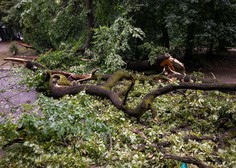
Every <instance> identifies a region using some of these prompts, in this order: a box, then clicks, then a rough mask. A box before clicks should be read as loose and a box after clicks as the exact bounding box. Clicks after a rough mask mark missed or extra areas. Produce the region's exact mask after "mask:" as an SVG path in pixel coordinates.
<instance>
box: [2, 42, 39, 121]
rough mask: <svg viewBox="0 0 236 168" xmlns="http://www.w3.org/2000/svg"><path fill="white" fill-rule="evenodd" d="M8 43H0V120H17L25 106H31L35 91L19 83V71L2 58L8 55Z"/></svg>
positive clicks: (34, 98)
mask: <svg viewBox="0 0 236 168" xmlns="http://www.w3.org/2000/svg"><path fill="white" fill-rule="evenodd" d="M8 45H9V43H3V42H1V43H0V122H2V121H3V120H4V119H5V118H6V117H8V118H9V117H12V119H13V120H17V119H18V118H19V116H20V114H22V113H23V112H26V111H25V109H26V108H31V107H33V105H32V104H33V103H34V102H35V100H36V91H35V90H29V89H28V88H26V87H25V86H24V85H22V84H21V83H20V81H21V73H20V72H19V71H18V72H16V71H15V70H16V69H14V68H13V67H12V66H11V64H10V63H7V64H4V63H5V62H4V60H3V59H4V58H5V57H8V56H10V55H11V54H10V53H9V52H8Z"/></svg>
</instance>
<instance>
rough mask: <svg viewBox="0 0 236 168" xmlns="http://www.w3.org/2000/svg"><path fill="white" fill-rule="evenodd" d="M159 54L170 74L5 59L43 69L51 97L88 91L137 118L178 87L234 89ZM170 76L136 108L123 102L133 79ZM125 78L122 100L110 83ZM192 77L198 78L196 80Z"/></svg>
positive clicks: (156, 78) (232, 84)
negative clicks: (74, 69)
mask: <svg viewBox="0 0 236 168" xmlns="http://www.w3.org/2000/svg"><path fill="white" fill-rule="evenodd" d="M159 58H160V60H162V61H161V62H160V63H159V64H160V66H162V67H164V68H166V69H167V70H169V72H170V73H169V74H171V75H169V76H165V75H163V73H161V74H159V75H153V76H150V77H140V76H139V77H137V76H135V75H134V74H132V73H127V72H126V71H117V72H115V73H113V74H110V75H101V74H95V72H96V71H97V69H95V70H93V71H92V72H91V73H90V74H85V75H79V74H73V73H69V72H65V71H58V70H47V68H46V67H44V66H43V65H41V64H39V63H37V62H33V61H30V60H25V59H18V58H6V59H5V60H7V61H14V62H18V63H23V64H24V65H25V67H26V68H28V69H31V70H34V71H35V70H37V69H44V70H45V72H46V74H47V76H48V77H46V78H45V79H46V80H45V82H49V92H50V96H52V97H54V98H61V97H63V96H65V95H75V94H78V93H79V92H81V91H85V92H86V93H87V94H91V95H96V96H100V97H105V98H108V99H109V100H110V101H111V102H112V104H113V105H114V106H115V107H116V108H118V109H119V110H122V111H123V112H124V113H126V114H128V115H129V116H132V117H135V118H137V119H140V118H141V117H142V115H143V114H144V113H146V112H147V111H148V110H151V112H152V115H153V117H155V116H156V111H155V109H154V108H153V101H154V100H155V98H156V97H158V96H161V95H163V94H167V93H170V92H173V91H176V90H179V89H192V90H219V91H236V84H234V83H222V82H218V81H217V80H215V79H202V78H198V77H192V76H189V75H185V74H181V73H178V72H176V71H175V68H174V67H176V64H172V63H173V62H171V60H170V57H169V56H167V57H165V58H163V56H161V57H159ZM157 60H158V59H157ZM178 65H179V64H177V67H178ZM180 69H181V70H183V69H184V68H183V67H181V68H180ZM164 73H165V72H164ZM172 78H174V79H177V80H178V81H180V82H177V83H172V84H166V85H165V86H162V87H158V88H156V89H155V90H153V91H150V92H149V93H148V94H146V95H145V96H144V98H143V100H142V101H141V103H140V104H139V105H138V106H137V107H135V108H129V107H128V106H126V99H127V97H128V94H129V92H130V90H131V89H132V87H133V86H134V84H135V82H134V81H135V80H149V81H154V82H157V81H158V80H163V79H164V80H165V81H166V82H168V81H170V80H171V79H172ZM96 79H103V80H104V82H103V84H99V85H94V84H93V85H91V84H86V83H84V82H85V81H88V80H96ZM124 79H126V80H129V81H130V82H131V84H130V85H129V86H128V87H127V90H126V91H125V97H124V99H123V100H122V99H121V97H120V93H119V92H115V91H113V90H112V87H114V86H115V85H116V84H117V83H118V82H119V81H122V80H124ZM195 81H200V82H197V83H196V82H195ZM192 82H194V83H192Z"/></svg>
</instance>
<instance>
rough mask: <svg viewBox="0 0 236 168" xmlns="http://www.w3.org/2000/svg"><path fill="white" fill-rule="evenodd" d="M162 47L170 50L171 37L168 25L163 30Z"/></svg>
mask: <svg viewBox="0 0 236 168" xmlns="http://www.w3.org/2000/svg"><path fill="white" fill-rule="evenodd" d="M162 46H163V47H166V48H168V49H169V48H170V37H169V33H168V29H167V27H166V25H164V26H163V28H162Z"/></svg>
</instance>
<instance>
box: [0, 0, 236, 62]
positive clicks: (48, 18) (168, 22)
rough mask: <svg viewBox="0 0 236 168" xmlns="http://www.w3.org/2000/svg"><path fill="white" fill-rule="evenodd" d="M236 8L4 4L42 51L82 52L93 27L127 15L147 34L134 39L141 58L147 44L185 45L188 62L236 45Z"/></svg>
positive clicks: (61, 1)
mask: <svg viewBox="0 0 236 168" xmlns="http://www.w3.org/2000/svg"><path fill="white" fill-rule="evenodd" d="M235 6H236V5H235V2H234V1H233V0H217V1H215V0H207V1H203V0H187V1H176V0H174V1H169V0H157V1H151V0H147V1H145V2H143V1H140V0H134V1H131V0H128V1H123V0H115V1H108V0H98V1H96V2H95V1H92V0H54V1H50V2H49V1H44V0H33V1H21V0H12V1H2V2H1V5H0V7H1V9H2V10H1V11H2V12H1V20H2V21H4V24H6V25H8V28H14V29H17V30H18V29H19V28H21V30H22V32H23V35H24V39H25V41H28V42H29V43H31V44H32V45H34V46H35V47H36V48H38V49H39V50H42V51H45V50H48V49H50V48H54V49H59V48H60V46H61V44H69V45H71V46H77V47H78V49H80V48H81V47H82V46H83V45H85V43H86V41H87V43H88V42H89V43H90V42H92V41H91V39H92V34H91V31H92V32H93V29H91V28H99V27H100V26H107V27H110V26H111V25H112V24H113V23H114V22H115V20H116V19H117V18H118V17H124V18H126V19H129V20H130V21H131V24H132V25H133V26H135V27H137V28H141V30H142V31H143V32H144V33H145V35H146V36H145V39H144V40H143V41H140V40H138V41H132V40H131V41H130V44H131V43H132V44H131V48H132V49H133V51H132V52H134V53H136V54H135V55H136V56H135V57H136V58H137V59H139V58H140V56H139V55H138V54H140V53H139V52H137V46H138V45H141V44H143V43H144V42H149V43H152V44H154V46H155V47H156V46H162V47H166V48H168V49H172V48H174V47H184V48H185V55H186V57H189V58H191V55H192V52H193V49H194V48H195V47H199V46H200V47H203V46H204V47H207V48H209V51H212V49H213V48H219V49H224V48H225V47H227V46H234V45H235V38H236V37H235V32H236V26H235V24H236V20H235V17H234V16H235V13H236V12H235V10H236V9H235V8H236V7H235ZM9 11H11V12H9ZM19 23H20V24H19ZM88 34H90V40H88V38H87V35H88ZM86 45H87V48H91V46H90V45H89V47H88V44H86Z"/></svg>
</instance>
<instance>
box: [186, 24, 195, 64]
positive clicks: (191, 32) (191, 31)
mask: <svg viewBox="0 0 236 168" xmlns="http://www.w3.org/2000/svg"><path fill="white" fill-rule="evenodd" d="M195 27H196V24H195V23H191V24H190V25H189V26H188V28H187V38H186V46H185V47H186V49H185V50H186V51H185V58H186V59H189V58H191V56H192V55H193V47H194V38H195Z"/></svg>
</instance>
